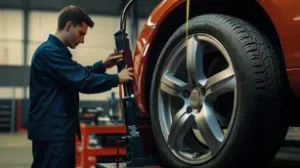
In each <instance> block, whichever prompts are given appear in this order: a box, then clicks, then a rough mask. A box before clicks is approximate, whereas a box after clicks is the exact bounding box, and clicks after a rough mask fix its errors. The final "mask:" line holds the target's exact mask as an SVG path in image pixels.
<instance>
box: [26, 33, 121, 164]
mask: <svg viewBox="0 0 300 168" xmlns="http://www.w3.org/2000/svg"><path fill="white" fill-rule="evenodd" d="M118 83H119V77H118V75H117V74H106V73H105V68H104V66H103V64H102V62H101V61H99V62H96V63H95V64H94V65H93V66H86V67H84V66H82V65H80V64H78V63H76V62H75V61H73V60H72V54H71V53H70V51H69V50H68V48H67V47H66V46H65V45H64V44H63V43H62V42H61V41H60V40H59V39H58V38H57V37H56V36H54V35H51V34H50V35H49V37H48V40H47V41H45V42H44V43H43V44H41V45H40V46H39V47H38V48H37V49H36V51H35V53H34V54H33V58H32V62H31V69H30V110H29V117H28V127H27V128H28V139H30V140H32V154H33V163H32V168H74V167H75V138H76V133H77V135H78V136H79V135H80V129H79V121H78V110H79V94H78V93H79V92H80V93H86V94H90V93H101V92H105V91H108V90H110V89H112V88H113V87H117V86H118ZM79 137H80V136H79Z"/></svg>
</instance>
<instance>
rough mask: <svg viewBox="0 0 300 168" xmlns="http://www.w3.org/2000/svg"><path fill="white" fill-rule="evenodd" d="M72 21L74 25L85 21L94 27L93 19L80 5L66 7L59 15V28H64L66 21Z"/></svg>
mask: <svg viewBox="0 0 300 168" xmlns="http://www.w3.org/2000/svg"><path fill="white" fill-rule="evenodd" d="M69 21H71V22H72V23H73V25H74V26H77V25H81V24H82V22H85V23H86V24H87V25H88V26H89V27H91V28H93V27H94V22H93V21H92V19H91V18H90V17H89V16H88V15H87V14H86V13H85V12H84V11H83V10H82V9H81V8H79V7H77V6H74V5H69V6H66V7H64V8H63V9H62V10H61V11H60V14H59V17H58V30H62V29H63V28H64V27H65V26H66V23H67V22H69Z"/></svg>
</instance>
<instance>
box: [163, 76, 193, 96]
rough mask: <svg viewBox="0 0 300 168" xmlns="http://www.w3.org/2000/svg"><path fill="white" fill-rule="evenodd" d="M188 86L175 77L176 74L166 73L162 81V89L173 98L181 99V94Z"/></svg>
mask: <svg viewBox="0 0 300 168" xmlns="http://www.w3.org/2000/svg"><path fill="white" fill-rule="evenodd" d="M186 85H187V84H186V83H185V82H183V81H182V80H180V79H178V78H176V77H174V73H170V72H166V73H164V75H163V77H162V79H161V85H160V89H161V90H162V91H164V92H166V93H168V94H170V95H172V96H178V97H181V95H180V93H182V91H183V89H184V87H185V86H186Z"/></svg>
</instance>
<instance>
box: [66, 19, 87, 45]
mask: <svg viewBox="0 0 300 168" xmlns="http://www.w3.org/2000/svg"><path fill="white" fill-rule="evenodd" d="M68 28H69V29H68V30H69V31H67V45H68V47H70V48H72V49H75V48H76V47H77V46H78V45H79V44H80V43H82V44H83V43H84V36H85V35H86V33H87V30H88V25H87V24H86V23H85V22H82V24H81V25H77V26H73V25H72V24H70V26H69V27H68Z"/></svg>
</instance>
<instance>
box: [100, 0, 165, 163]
mask: <svg viewBox="0 0 300 168" xmlns="http://www.w3.org/2000/svg"><path fill="white" fill-rule="evenodd" d="M136 2H137V0H130V1H129V2H128V3H127V5H126V6H125V8H124V10H123V12H122V15H121V21H120V30H119V31H117V32H116V33H115V34H114V37H115V45H116V49H117V51H118V52H119V51H122V50H123V52H124V59H123V60H124V61H122V62H121V63H119V64H118V65H117V67H118V72H121V71H122V70H123V69H124V68H126V67H133V62H132V53H131V49H130V43H129V39H128V34H127V33H126V19H127V16H128V12H129V10H130V8H131V7H132V6H133V5H134V4H135V3H136ZM122 90H123V92H124V95H123V97H122V100H121V103H122V106H121V107H122V114H123V117H124V122H125V126H126V133H125V135H124V136H123V137H122V142H123V143H125V148H126V155H125V156H124V158H123V163H114V164H102V167H103V168H104V167H107V168H108V167H109V168H112V167H120V168H121V167H147V166H151V167H153V166H157V165H159V164H160V163H161V158H154V157H152V156H150V155H149V154H147V153H146V152H145V149H144V144H143V142H142V140H141V137H140V134H139V129H138V123H137V116H136V104H135V100H134V93H133V87H132V82H128V83H126V84H123V85H122ZM117 160H119V159H117ZM98 167H100V166H98Z"/></svg>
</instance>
